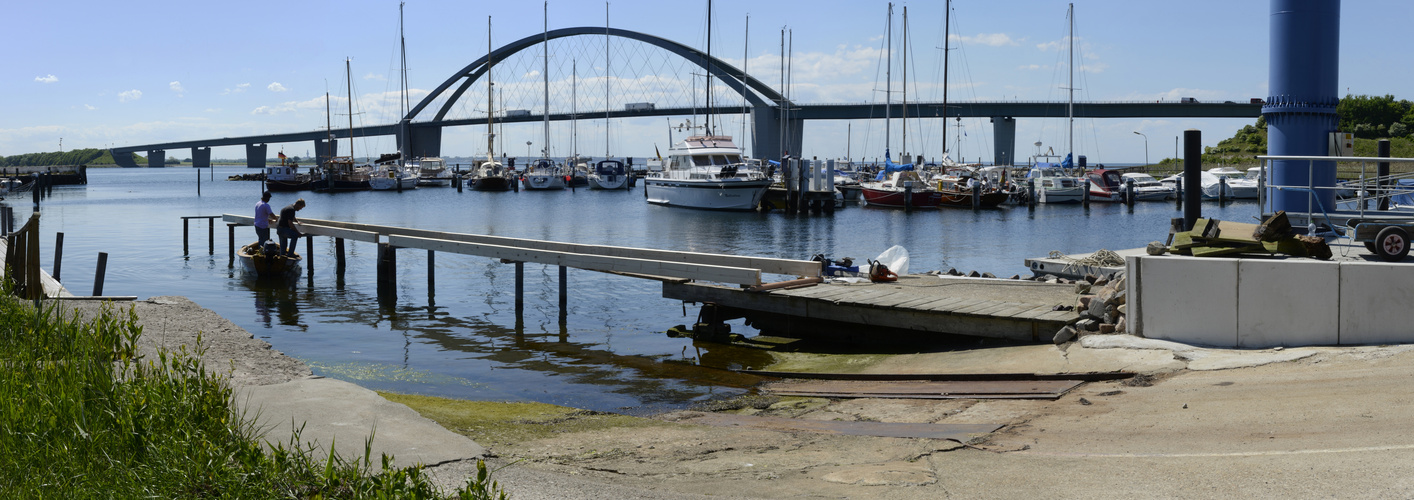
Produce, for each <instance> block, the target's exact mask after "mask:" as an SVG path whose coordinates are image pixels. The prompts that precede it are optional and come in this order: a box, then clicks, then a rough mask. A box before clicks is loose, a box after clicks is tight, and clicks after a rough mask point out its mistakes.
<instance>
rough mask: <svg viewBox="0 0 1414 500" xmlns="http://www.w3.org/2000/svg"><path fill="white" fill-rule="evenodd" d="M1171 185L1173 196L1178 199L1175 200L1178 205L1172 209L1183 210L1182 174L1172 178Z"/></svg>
mask: <svg viewBox="0 0 1414 500" xmlns="http://www.w3.org/2000/svg"><path fill="white" fill-rule="evenodd" d="M1173 186H1174V197H1176V198H1178V201H1177V202H1176V204H1177V205H1178V206H1177V207H1176V208H1174V210H1183V176H1179V177H1178V178H1177V179H1174V180H1173ZM1185 230H1186V229H1185Z"/></svg>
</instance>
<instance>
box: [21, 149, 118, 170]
mask: <svg viewBox="0 0 1414 500" xmlns="http://www.w3.org/2000/svg"><path fill="white" fill-rule="evenodd" d="M133 161H136V162H144V161H146V160H145V159H144V158H143V157H141V156H139V155H136V154H134V155H133ZM112 163H113V155H112V154H109V152H108V150H106V149H94V148H89V149H74V150H70V151H64V152H49V153H27V154H22V155H14V156H6V157H4V158H0V167H44V166H49V165H107V164H112Z"/></svg>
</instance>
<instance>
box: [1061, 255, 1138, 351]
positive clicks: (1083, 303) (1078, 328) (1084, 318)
mask: <svg viewBox="0 0 1414 500" xmlns="http://www.w3.org/2000/svg"><path fill="white" fill-rule="evenodd" d="M1075 292H1076V293H1077V294H1079V297H1078V298H1077V299H1076V301H1075V311H1076V312H1078V313H1079V315H1080V318H1079V320H1077V321H1076V322H1075V323H1074V324H1071V325H1067V326H1064V327H1061V329H1060V330H1059V331H1057V332H1056V336H1055V338H1054V341H1055V343H1056V344H1063V343H1066V342H1070V341H1071V340H1075V339H1076V338H1079V337H1083V336H1085V335H1095V334H1102V335H1109V334H1115V333H1124V332H1125V328H1126V325H1125V319H1124V316H1125V311H1126V309H1127V307H1126V306H1125V296H1126V293H1125V279H1124V272H1122V271H1121V272H1118V273H1115V274H1112V275H1109V276H1095V275H1087V276H1085V279H1084V280H1080V281H1077V282H1076V283H1075Z"/></svg>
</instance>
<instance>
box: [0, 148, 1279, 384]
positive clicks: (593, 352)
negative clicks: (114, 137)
mask: <svg viewBox="0 0 1414 500" xmlns="http://www.w3.org/2000/svg"><path fill="white" fill-rule="evenodd" d="M215 170H216V171H215V179H216V180H214V181H213V180H211V177H210V175H211V173H210V172H202V173H201V174H202V181H201V195H200V196H198V195H197V182H196V181H197V172H195V171H193V170H191V169H187V168H176V169H93V170H90V171H89V179H90V184H89V185H87V186H71V187H58V188H55V190H54V195H53V196H52V197H51V198H48V199H46V200H44V202H43V204H42V206H41V208H42V212H43V219H42V221H41V230H42V233H43V234H44V236H43V237H42V241H43V242H44V250H43V251H42V253H43V259H44V266H45V268H46V269H52V259H53V255H54V252H53V248H52V244H53V242H54V233H55V232H59V231H62V232H63V233H64V260H63V267H62V275H61V277H62V278H63V281H64V283H65V285H66V286H67V287H68V288H69V289H70V290H71V291H74V292H75V293H76V294H80V295H86V294H88V293H89V292H91V291H92V287H93V276H94V269H95V266H96V257H97V253H98V252H100V251H102V252H108V254H109V260H108V271H107V276H106V278H105V284H104V290H103V291H104V293H105V294H108V295H136V296H138V297H140V298H147V297H152V296H159V295H182V296H186V297H189V298H191V299H192V300H194V301H196V302H197V303H199V304H201V305H202V306H205V307H207V308H210V309H212V310H214V311H216V312H217V313H220V314H221V315H223V316H225V317H226V318H229V319H230V320H231V321H233V322H235V323H236V324H238V325H240V326H241V327H243V328H245V329H246V330H249V331H250V332H252V333H254V334H255V335H256V336H258V337H260V338H263V339H265V340H267V341H268V342H270V343H271V344H274V346H275V348H276V349H279V350H281V351H283V352H285V353H286V354H289V355H292V356H295V357H298V358H300V359H303V360H305V361H306V362H308V363H309V364H310V365H311V366H312V367H313V368H314V370H315V372H316V373H318V374H321V375H325V376H329V377H333V378H340V379H345V380H349V381H352V382H355V383H358V384H360V385H363V386H365V387H369V388H372V389H378V390H391V391H397V392H407V393H418V394H430V395H439V396H448V397H456V398H465V399H488V400H534V401H541V402H548V403H555V404H562V405H569V406H574V407H579V408H587V409H593V410H601V411H625V410H629V411H645V410H655V409H661V408H670V407H679V406H682V405H685V404H688V403H690V402H692V401H694V400H698V399H702V398H707V397H714V396H721V395H725V394H731V393H735V392H738V391H740V390H741V389H739V388H736V387H733V386H734V385H737V384H736V383H735V382H734V381H733V379H731V378H730V377H727V376H724V372H722V371H721V370H717V369H708V368H703V367H702V365H707V366H712V367H717V368H741V367H755V366H757V365H759V364H760V363H761V362H763V361H764V359H763V358H762V357H761V356H759V355H755V356H753V355H752V354H751V353H749V352H739V351H737V350H733V349H726V348H721V347H716V348H712V349H711V350H710V352H709V351H708V350H705V349H704V350H700V351H699V350H698V349H696V348H693V347H692V346H691V345H690V344H689V343H688V342H685V341H683V340H681V339H670V338H667V337H666V336H665V335H664V334H663V333H662V332H663V331H664V330H666V329H667V328H669V327H671V326H673V325H676V324H684V323H691V322H692V321H693V320H694V319H695V317H696V314H697V311H696V308H695V307H690V308H688V310H687V314H688V317H684V316H683V308H682V305H681V304H680V303H678V302H675V301H671V300H667V299H664V298H662V297H661V294H662V293H661V292H662V290H661V287H660V286H659V285H658V284H657V283H656V282H652V281H646V280H638V279H632V278H624V277H617V276H612V275H608V274H602V273H596V272H589V271H579V270H574V269H571V270H570V271H569V280H570V284H569V311H568V321H567V322H566V324H565V325H563V326H562V325H560V323H559V320H558V277H557V275H558V270H557V268H555V267H550V266H541V265H536V264H527V265H526V266H525V268H526V312H525V316H524V322H523V324H520V325H517V322H516V317H515V298H514V291H515V272H514V267H513V266H510V265H504V264H500V263H499V262H498V261H495V260H492V259H487V258H479V257H470V256H462V255H452V254H438V255H437V256H436V260H435V263H436V269H435V287H433V288H432V289H431V290H429V287H428V275H427V257H426V252H424V251H420V250H402V251H400V252H399V254H398V266H399V268H398V295H397V299H396V301H395V302H393V303H386V304H382V305H380V303H379V301H378V300H377V296H376V288H375V278H376V276H375V262H374V255H375V254H376V250H375V248H374V247H373V246H372V245H371V244H365V243H356V242H349V243H348V246H347V258H348V260H347V263H348V268H347V270H346V272H345V274H344V276H343V277H342V279H339V277H338V276H336V275H335V273H334V245H333V242H332V240H331V239H329V238H315V247H314V255H313V256H312V262H313V265H314V269H315V272H314V277H313V280H312V281H311V280H306V279H305V278H304V277H301V279H299V280H298V281H297V282H294V283H288V284H278V283H266V282H260V281H256V280H254V279H252V278H250V277H248V276H247V275H246V274H245V273H244V272H243V271H241V269H240V268H239V265H237V267H235V268H231V267H228V265H227V263H228V257H227V253H226V245H227V243H226V242H227V237H226V226H225V225H224V224H222V223H219V222H218V223H217V226H216V253H215V255H207V241H206V239H207V225H206V222H204V221H193V222H192V226H191V232H192V237H191V250H192V255H190V256H184V255H183V254H182V221H181V219H180V218H179V217H181V216H193V215H220V214H222V213H237V214H242V215H250V214H252V213H253V210H254V205H255V202H256V201H257V199H258V198H259V192H260V189H261V188H260V184H259V183H256V182H233V181H226V180H224V179H225V178H226V177H227V176H228V175H232V174H237V173H249V172H254V170H250V169H245V168H238V167H217V168H216V169H215ZM299 196H303V197H304V198H305V199H306V201H307V202H308V204H309V206H308V207H307V208H305V209H304V210H302V211H301V212H300V216H301V217H305V218H311V219H332V220H343V221H352V222H363V223H370V224H385V225H395V226H404V227H415V228H422V229H433V230H444V231H455V232H468V233H482V234H492V235H500V236H512V237H521V238H537V239H547V240H556V241H566V242H576V243H589V244H607V245H620V246H634V247H647V248H660V249H670V250H686V251H696V252H715V253H733V254H742V255H760V256H770V257H782V258H799V259H808V258H810V256H812V255H814V254H817V253H818V254H825V255H827V256H832V257H846V256H848V257H854V258H855V259H856V261H859V262H863V260H864V259H866V258H873V257H875V256H877V255H878V254H879V253H880V252H882V251H884V250H885V249H887V248H888V247H889V246H891V245H896V244H897V245H902V246H904V247H905V248H907V249H908V251H909V253H910V256H911V260H912V265H911V268H910V269H911V271H913V272H921V271H927V270H934V269H941V270H946V269H947V268H949V267H955V268H957V269H959V270H961V271H964V272H966V271H970V270H974V269H975V270H978V271H981V272H986V271H990V272H993V273H995V274H997V275H999V276H1010V275H1012V274H1023V275H1025V274H1027V271H1026V268H1025V266H1024V265H1023V263H1022V260H1023V259H1025V258H1027V257H1037V256H1044V255H1046V254H1048V253H1049V252H1050V251H1052V250H1060V251H1062V252H1065V253H1082V252H1090V251H1094V250H1096V249H1099V248H1107V249H1112V250H1115V249H1124V248H1134V247H1140V246H1143V245H1145V244H1146V243H1148V242H1149V241H1153V240H1162V239H1163V238H1164V237H1165V236H1166V235H1167V232H1168V229H1167V228H1168V221H1169V219H1170V218H1172V217H1179V216H1182V213H1181V212H1179V211H1177V210H1176V209H1175V206H1174V204H1173V203H1167V202H1166V203H1141V204H1139V205H1137V206H1136V207H1135V209H1134V212H1133V213H1129V211H1128V210H1127V209H1126V208H1125V207H1123V206H1109V205H1103V204H1095V205H1094V206H1092V207H1091V208H1090V210H1089V211H1088V213H1087V212H1086V211H1085V210H1084V209H1082V208H1081V207H1080V206H1078V205H1072V206H1064V205H1059V206H1045V205H1043V206H1038V207H1036V209H1035V210H1034V211H1030V210H1027V209H1026V208H1025V207H1013V208H1003V209H1000V210H989V211H981V212H971V211H967V210H935V211H918V212H914V213H904V212H902V211H897V210H884V209H869V208H858V207H850V208H847V209H843V210H840V211H837V212H836V213H835V215H834V216H830V217H827V216H787V215H785V214H783V213H781V212H779V211H777V212H772V213H768V214H756V213H714V212H702V211H694V210H684V209H677V208H667V207H658V206H651V205H648V204H647V203H645V202H644V200H643V192H642V190H641V188H640V189H639V190H635V191H631V192H599V191H590V190H588V189H580V190H578V191H577V192H572V191H569V190H566V191H563V192H527V191H522V192H519V193H516V192H505V193H479V192H473V191H471V190H467V191H465V192H463V193H458V192H457V190H456V189H455V188H422V189H418V190H415V191H408V192H404V193H391V192H362V193H342V194H315V193H301V194H299V195H295V194H277V195H276V196H275V199H274V200H272V201H271V205H273V206H274V207H275V208H276V209H277V210H278V209H279V208H280V207H282V206H284V205H287V204H289V203H291V202H293V201H294V199H295V198H297V197H299ZM4 203H8V204H10V205H11V206H14V207H15V209H16V213H17V214H28V213H29V212H30V210H31V207H32V204H31V202H30V200H29V198H27V197H24V198H23V199H20V198H16V199H10V200H7V201H5V202H4ZM1256 212H1257V207H1256V204H1255V203H1252V202H1246V203H1235V204H1229V205H1228V206H1226V207H1219V206H1218V205H1217V204H1216V203H1206V204H1204V206H1203V213H1204V215H1205V216H1213V217H1217V218H1221V219H1225V220H1237V221H1250V220H1252V218H1253V217H1254V216H1255V215H1256ZM254 237H255V236H254V230H253V229H251V228H249V227H245V228H239V229H238V231H237V243H238V244H244V243H248V242H249V241H253V240H254ZM299 250H300V251H301V252H304V250H305V249H304V246H303V244H301V246H300V248H299ZM734 330H735V331H738V332H742V331H745V332H746V333H751V330H750V329H749V328H745V327H742V326H740V324H739V323H738V324H737V325H736V326H734Z"/></svg>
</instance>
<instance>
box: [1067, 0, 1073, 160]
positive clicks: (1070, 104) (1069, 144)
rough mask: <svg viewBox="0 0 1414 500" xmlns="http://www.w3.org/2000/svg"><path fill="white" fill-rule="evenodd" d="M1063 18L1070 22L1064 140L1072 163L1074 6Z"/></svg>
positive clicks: (1071, 5)
mask: <svg viewBox="0 0 1414 500" xmlns="http://www.w3.org/2000/svg"><path fill="white" fill-rule="evenodd" d="M1065 17H1066V18H1068V19H1069V21H1070V34H1069V35H1067V36H1066V41H1067V42H1069V44H1070V45H1069V49H1068V52H1069V53H1070V54H1069V57H1070V63H1069V66H1070V68H1069V69H1070V71H1069V73H1070V79H1069V84H1067V87H1069V88H1068V89H1067V90H1069V91H1070V99H1069V100H1068V101H1067V103H1066V107H1065V116H1066V121H1067V122H1068V124H1069V126H1068V128H1067V130H1066V133H1065V138H1066V143H1067V145H1066V151H1067V156H1072V158H1071V160H1070V161H1072V162H1074V161H1075V159H1074V158H1073V155H1074V154H1075V4H1073V3H1072V4H1070V8H1068V9H1067V10H1066V13H1065ZM1072 165H1074V163H1072Z"/></svg>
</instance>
